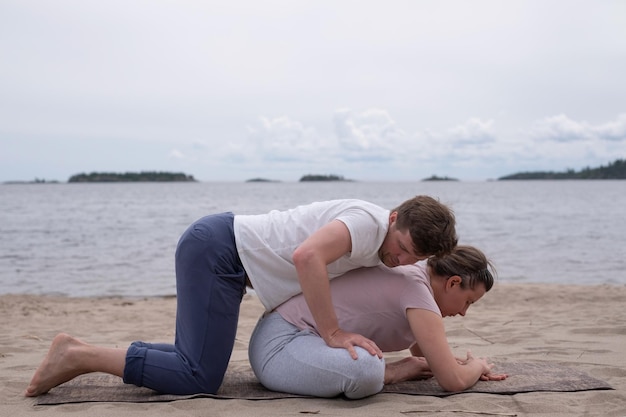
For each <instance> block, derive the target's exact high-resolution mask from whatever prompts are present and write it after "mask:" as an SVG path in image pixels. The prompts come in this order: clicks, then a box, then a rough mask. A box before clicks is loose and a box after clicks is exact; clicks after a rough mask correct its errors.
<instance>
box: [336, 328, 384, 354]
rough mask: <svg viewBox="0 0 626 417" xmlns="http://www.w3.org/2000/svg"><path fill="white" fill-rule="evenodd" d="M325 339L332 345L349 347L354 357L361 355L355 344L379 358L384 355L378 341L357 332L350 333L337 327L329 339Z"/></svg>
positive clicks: (349, 351)
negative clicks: (375, 341) (358, 353)
mask: <svg viewBox="0 0 626 417" xmlns="http://www.w3.org/2000/svg"><path fill="white" fill-rule="evenodd" d="M324 341H325V342H326V344H327V345H328V346H330V347H334V348H343V349H347V350H348V353H350V356H351V357H352V359H358V357H359V355H357V353H356V350H355V349H354V347H355V346H359V347H361V348H363V349H365V350H366V351H368V352H369V353H370V355H376V356H378V357H379V358H382V357H383V352H382V350H380V348H379V347H378V346H377V345H376V343H374V342H373V341H371V340H370V339H368V338H367V337H365V336H361V335H360V334H357V333H349V332H345V331H343V330H341V329H337V330H335V331H334V332H333V333H332V334H331V335H330V337H328V340H326V339H325V340H324Z"/></svg>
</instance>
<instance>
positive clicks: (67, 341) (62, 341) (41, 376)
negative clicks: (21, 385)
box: [24, 333, 88, 397]
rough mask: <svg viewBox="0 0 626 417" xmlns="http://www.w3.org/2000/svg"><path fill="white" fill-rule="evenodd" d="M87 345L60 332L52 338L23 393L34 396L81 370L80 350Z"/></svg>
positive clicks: (80, 372) (67, 379)
mask: <svg viewBox="0 0 626 417" xmlns="http://www.w3.org/2000/svg"><path fill="white" fill-rule="evenodd" d="M86 347H88V345H86V344H85V343H83V342H81V341H80V340H78V339H75V338H73V337H71V336H70V335H67V334H65V333H60V334H58V335H56V337H55V338H54V339H53V340H52V344H51V345H50V350H48V354H47V355H46V357H45V358H44V360H43V361H42V362H41V365H39V368H37V370H36V371H35V374H34V375H33V378H32V379H31V381H30V384H29V385H28V388H26V391H25V392H24V395H25V396H27V397H36V396H38V395H41V394H45V393H46V392H48V391H50V389H52V388H54V387H56V386H57V385H61V384H62V383H64V382H67V381H69V380H71V379H73V378H76V377H77V376H78V375H81V374H83V373H85V371H83V370H81V365H80V363H81V361H80V355H81V350H84V348H86Z"/></svg>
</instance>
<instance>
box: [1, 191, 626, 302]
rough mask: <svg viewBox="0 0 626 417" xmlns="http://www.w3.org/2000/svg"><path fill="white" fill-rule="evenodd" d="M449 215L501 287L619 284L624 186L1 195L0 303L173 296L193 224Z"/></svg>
mask: <svg viewBox="0 0 626 417" xmlns="http://www.w3.org/2000/svg"><path fill="white" fill-rule="evenodd" d="M418 194H427V195H430V196H433V197H436V198H438V199H439V200H440V201H442V202H443V203H446V204H447V205H449V206H450V207H451V208H452V209H453V210H454V212H455V214H456V218H457V231H458V234H459V237H460V240H459V242H460V243H462V244H471V245H475V246H477V247H479V248H480V249H482V250H483V251H484V252H485V253H486V254H487V256H488V257H489V258H490V259H491V260H492V261H493V263H494V264H495V266H496V269H497V273H498V280H499V281H501V282H533V283H538V282H541V283H558V284H616V285H625V284H626V272H625V269H626V220H625V215H624V213H625V211H626V210H625V207H626V181H491V182H451V181H442V182H438V181H436V182H379V183H378V182H303V183H301V182H268V183H259V182H250V183H245V182H242V183H235V182H232V183H227V182H224V183H211V182H197V183H89V184H84V183H83V184H76V183H72V184H67V183H60V184H2V185H0V294H7V293H27V294H59V295H67V296H110V295H118V296H130V297H143V296H165V295H173V294H175V277H174V251H175V249H176V243H177V241H178V238H179V236H180V235H181V234H182V232H183V231H184V230H185V229H186V228H187V226H188V225H189V224H190V223H192V222H193V221H194V220H196V219H197V218H199V217H202V216H204V215H207V214H210V213H217V212H223V211H232V212H234V213H235V214H254V213H264V212H267V211H270V210H273V209H287V208H291V207H294V206H296V205H300V204H306V203H309V202H312V201H322V200H329V199H336V198H360V199H363V200H367V201H371V202H373V203H376V204H378V205H381V206H383V207H386V208H389V209H392V208H394V207H395V206H397V205H398V204H400V203H401V202H402V201H404V200H406V199H408V198H411V197H413V196H415V195H418Z"/></svg>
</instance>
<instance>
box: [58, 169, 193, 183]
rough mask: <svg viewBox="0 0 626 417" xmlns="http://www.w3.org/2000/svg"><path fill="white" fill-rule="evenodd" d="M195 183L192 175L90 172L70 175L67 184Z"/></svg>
mask: <svg viewBox="0 0 626 417" xmlns="http://www.w3.org/2000/svg"><path fill="white" fill-rule="evenodd" d="M174 181H179V182H195V181H196V180H195V179H194V177H193V175H186V174H183V173H182V172H157V171H142V172H124V173H115V172H92V173H90V174H84V173H83V174H76V175H72V176H71V177H70V179H69V180H68V181H67V182H174Z"/></svg>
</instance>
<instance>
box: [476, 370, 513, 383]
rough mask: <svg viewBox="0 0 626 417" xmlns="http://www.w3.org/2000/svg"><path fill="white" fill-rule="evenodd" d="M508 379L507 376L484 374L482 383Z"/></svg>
mask: <svg viewBox="0 0 626 417" xmlns="http://www.w3.org/2000/svg"><path fill="white" fill-rule="evenodd" d="M507 377H508V375H507V374H494V373H491V372H489V373H488V374H482V375H481V376H480V380H481V381H504V380H505V379H506V378H507Z"/></svg>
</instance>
